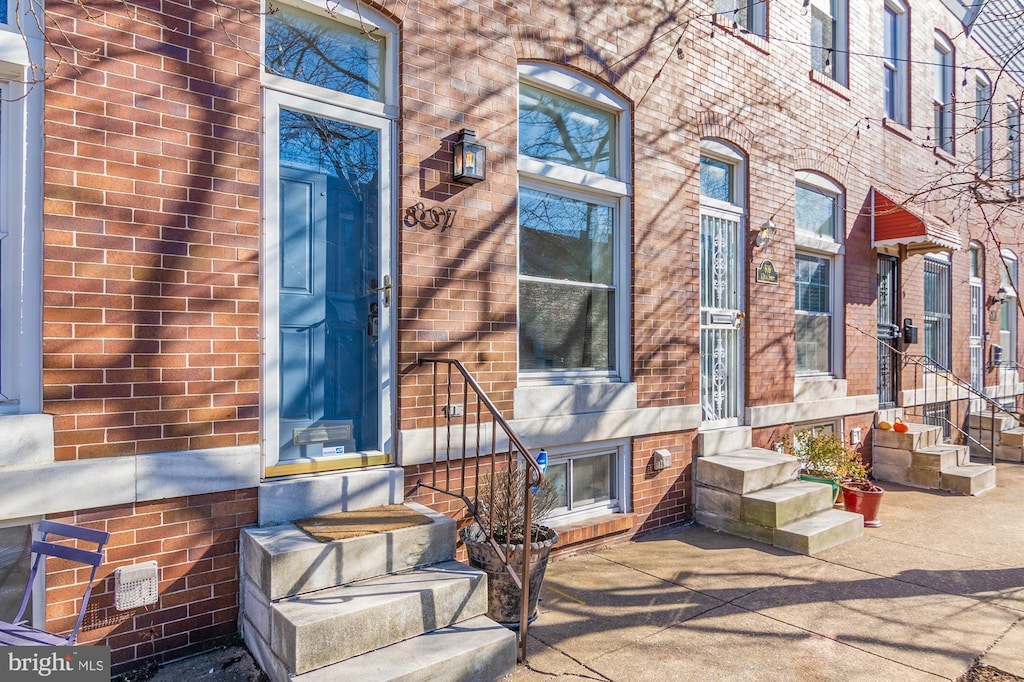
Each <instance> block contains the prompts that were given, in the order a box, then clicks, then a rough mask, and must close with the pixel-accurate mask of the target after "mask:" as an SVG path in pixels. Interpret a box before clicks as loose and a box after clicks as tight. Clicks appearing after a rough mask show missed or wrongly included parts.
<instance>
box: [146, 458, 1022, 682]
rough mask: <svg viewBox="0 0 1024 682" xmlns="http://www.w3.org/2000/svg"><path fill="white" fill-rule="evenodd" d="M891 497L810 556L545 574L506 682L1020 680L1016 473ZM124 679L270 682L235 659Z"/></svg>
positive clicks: (609, 564)
mask: <svg viewBox="0 0 1024 682" xmlns="http://www.w3.org/2000/svg"><path fill="white" fill-rule="evenodd" d="M886 488H887V493H886V496H885V499H884V500H883V502H882V523H883V525H882V527H881V528H875V529H871V528H867V529H865V535H864V537H863V538H861V539H859V540H856V541H854V542H852V543H849V544H847V545H843V546H841V547H837V548H835V549H832V550H829V551H828V552H825V553H824V554H821V555H819V556H817V557H813V558H812V557H806V556H801V555H797V554H791V553H789V552H786V551H783V550H779V549H775V548H773V547H770V546H768V545H763V544H760V543H757V542H753V541H747V540H743V539H740V538H736V537H732V536H729V535H724V534H721V533H716V532H714V531H710V530H707V529H705V528H701V527H698V526H690V527H686V528H681V529H677V530H673V531H671V532H666V533H662V534H658V535H656V536H649V537H647V538H644V539H641V540H640V541H637V542H633V543H629V544H624V545H619V546H616V547H612V548H610V549H606V550H603V551H600V552H596V553H592V554H583V555H580V556H576V557H571V558H566V559H562V560H556V561H553V562H551V563H550V564H549V565H548V572H547V577H546V580H545V583H544V591H543V593H542V599H543V602H542V605H541V614H540V617H539V618H538V619H537V621H536V622H535V623H534V624H533V625H532V626H531V627H530V635H531V639H530V644H529V662H528V665H526V666H522V665H521V666H519V668H518V669H517V671H516V673H515V674H514V675H512V676H511V678H510V679H511V682H533V681H535V680H537V681H540V680H544V681H545V682H549V681H550V680H552V679H555V680H557V679H562V680H581V679H582V680H613V681H615V682H640V681H643V680H656V681H658V682H667V681H675V680H685V681H686V682H694V681H701V680H708V681H712V680H713V681H715V682H722V681H726V680H737V681H739V680H742V681H744V682H746V681H748V680H771V681H772V682H775V681H778V680H794V681H799V682H804V681H806V680H830V681H834V680H844V681H847V682H852V681H856V680H871V681H872V682H877V681H878V680H894V681H895V680H899V681H900V682H904V681H911V680H932V681H934V680H943V679H945V680H956V679H958V678H959V677H960V676H961V675H963V674H964V673H965V672H967V671H968V669H969V668H970V667H971V665H972V663H974V662H975V661H977V660H979V659H980V662H981V663H983V664H987V665H989V666H991V668H988V669H981V673H987V674H982V675H981V676H980V677H975V678H972V679H983V680H1005V679H1008V678H1007V677H1006V676H1000V675H997V674H993V671H992V669H993V668H994V669H997V670H1000V671H1005V672H1007V673H1011V674H1014V675H1017V676H1020V677H1021V678H1022V679H1024V465H1020V464H1000V465H999V472H998V487H997V488H996V489H995V490H992V491H990V492H988V493H986V494H985V495H982V496H980V497H960V496H955V495H948V494H943V493H938V492H932V491H922V490H913V489H910V488H904V487H900V486H896V485H887V486H886ZM140 672H141V671H140ZM976 672H978V671H976ZM134 679H135V680H150V679H151V680H152V681H153V682H180V681H181V680H207V681H208V682H229V681H230V682H242V681H246V682H257V680H261V679H265V678H263V677H262V675H261V673H260V671H259V670H258V669H257V668H256V667H255V666H254V664H253V662H252V658H251V656H249V654H248V652H247V651H246V650H245V649H244V647H241V646H234V647H225V648H222V649H218V650H216V651H211V652H207V653H206V654H203V655H201V656H198V657H195V658H192V659H187V660H184V661H179V662H176V663H170V664H166V665H164V666H161V667H160V668H159V670H158V671H155V674H154V671H148V674H143V675H139V676H137V677H135V678H134ZM360 682H363V681H360ZM365 682H372V681H370V680H366V681H365ZM438 682H442V681H438Z"/></svg>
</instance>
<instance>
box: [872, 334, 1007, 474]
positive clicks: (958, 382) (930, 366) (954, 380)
mask: <svg viewBox="0 0 1024 682" xmlns="http://www.w3.org/2000/svg"><path fill="white" fill-rule="evenodd" d="M882 343H885V342H884V341H882ZM890 347H891V346H890ZM894 350H895V349H894ZM896 352H897V353H899V355H900V356H901V357H902V360H903V363H902V364H903V367H907V366H909V365H913V366H914V367H915V370H914V388H913V391H914V394H915V396H916V394H917V391H918V387H919V382H918V380H917V377H918V373H917V368H920V369H921V370H923V372H924V373H928V372H930V373H931V374H933V375H935V376H938V377H941V378H942V380H943V381H945V382H947V383H949V384H952V385H953V386H954V387H955V388H956V390H957V393H956V395H955V396H954V397H953V398H952V399H950V398H949V396H948V393H947V394H946V396H945V397H946V400H944V401H943V402H954V401H960V400H967V401H969V402H968V403H967V412H966V416H967V420H968V422H969V420H970V417H971V415H972V410H971V402H970V401H974V400H977V401H980V402H982V403H983V404H985V405H987V406H988V410H989V418H990V428H989V444H988V446H986V445H985V443H983V442H981V441H980V440H979V439H978V438H975V437H974V436H973V435H972V434H971V433H970V432H969V431H965V430H964V429H962V428H960V427H959V426H958V425H957V424H955V423H954V422H953V421H952V420H951V419H949V418H946V417H937V416H935V415H927V414H922V415H920V416H922V417H923V418H925V419H933V420H934V419H940V420H941V421H942V422H944V423H946V424H949V425H950V427H951V428H953V429H956V431H957V432H958V433H960V434H961V435H962V436H963V437H964V438H965V439H966V440H968V441H972V442H974V443H976V444H977V445H978V446H979V447H981V448H982V449H983V450H985V451H987V452H988V453H989V456H990V457H991V461H992V463H993V464H995V418H996V414H1005V415H1007V416H1009V417H1010V418H1011V419H1013V420H1014V421H1015V422H1016V423H1017V425H1018V426H1020V419H1019V417H1018V416H1017V415H1015V414H1014V413H1013V412H1011V411H1010V410H1008V409H1006V408H1005V407H1003V406H1002V405H1001V404H999V403H998V402H997V401H996V400H994V399H993V398H992V397H991V396H989V395H988V394H987V393H985V392H984V391H982V390H979V389H978V388H976V387H974V386H973V385H972V384H971V383H970V382H969V381H967V380H965V379H963V378H962V377H960V376H958V375H957V374H956V373H954V372H953V371H952V370H949V369H947V368H945V367H943V366H942V365H941V364H940V363H939V362H937V361H936V360H935V359H934V358H932V357H930V356H928V355H912V354H910V353H906V352H904V351H899V350H897V351H896ZM937 390H938V389H936V391H937ZM961 391H966V393H967V395H966V396H964V395H962V393H961ZM932 402H935V401H932ZM918 404H919V403H915V405H914V407H917V405H918ZM923 404H924V405H929V404H931V403H930V402H929V400H928V382H927V380H925V381H924V402H923ZM915 414H917V412H916V411H915ZM977 414H979V415H980V414H981V412H980V411H979V412H978V413H977Z"/></svg>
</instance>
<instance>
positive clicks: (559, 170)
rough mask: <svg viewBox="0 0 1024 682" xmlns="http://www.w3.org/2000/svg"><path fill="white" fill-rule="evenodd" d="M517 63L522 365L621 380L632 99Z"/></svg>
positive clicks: (551, 377) (551, 373)
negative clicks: (629, 110)
mask: <svg viewBox="0 0 1024 682" xmlns="http://www.w3.org/2000/svg"><path fill="white" fill-rule="evenodd" d="M519 73H520V86H519V161H518V167H519V371H520V375H521V377H523V378H524V379H526V380H536V381H541V382H568V381H580V380H588V381H589V380H599V381H601V380H603V381H616V380H625V379H626V378H627V376H628V358H629V353H628V329H629V270H628V268H629V193H630V187H629V185H628V183H627V182H626V179H627V177H628V172H629V170H628V169H629V167H630V164H629V154H630V150H629V141H628V140H629V137H628V135H629V130H630V126H629V121H628V114H627V112H628V108H627V106H626V103H625V102H623V101H622V100H621V99H619V98H618V97H616V96H615V95H614V94H612V93H611V91H610V90H608V89H606V88H604V87H602V86H601V85H599V84H597V83H595V82H593V81H589V80H584V79H582V78H580V77H579V76H578V75H576V74H574V73H572V72H570V71H568V70H563V69H560V68H557V67H552V66H548V65H539V64H523V65H521V66H520V70H519Z"/></svg>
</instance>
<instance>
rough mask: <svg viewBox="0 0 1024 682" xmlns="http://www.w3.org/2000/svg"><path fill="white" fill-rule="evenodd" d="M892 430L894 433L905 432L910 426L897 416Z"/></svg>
mask: <svg viewBox="0 0 1024 682" xmlns="http://www.w3.org/2000/svg"><path fill="white" fill-rule="evenodd" d="M892 430H893V431H895V432H896V433H906V432H907V431H909V430H910V427H909V426H907V425H906V424H904V423H903V420H902V419H900V418H899V417H897V418H896V421H895V422H894V423H893V425H892Z"/></svg>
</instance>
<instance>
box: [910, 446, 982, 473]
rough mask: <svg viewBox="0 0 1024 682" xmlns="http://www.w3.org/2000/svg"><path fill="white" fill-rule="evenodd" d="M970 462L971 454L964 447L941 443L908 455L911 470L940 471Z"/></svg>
mask: <svg viewBox="0 0 1024 682" xmlns="http://www.w3.org/2000/svg"><path fill="white" fill-rule="evenodd" d="M970 461H971V453H970V449H969V448H968V447H967V446H966V445H951V444H946V443H943V444H940V445H932V446H930V447H927V448H921V449H920V450H914V451H913V452H911V453H910V466H911V468H913V469H929V470H935V471H940V470H944V469H947V468H949V467H955V466H960V465H961V464H965V463H967V462H970Z"/></svg>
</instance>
